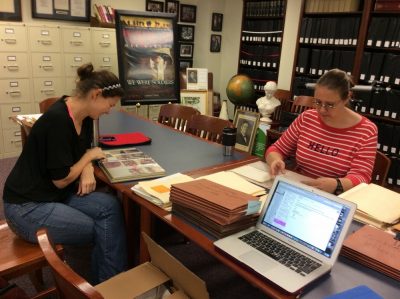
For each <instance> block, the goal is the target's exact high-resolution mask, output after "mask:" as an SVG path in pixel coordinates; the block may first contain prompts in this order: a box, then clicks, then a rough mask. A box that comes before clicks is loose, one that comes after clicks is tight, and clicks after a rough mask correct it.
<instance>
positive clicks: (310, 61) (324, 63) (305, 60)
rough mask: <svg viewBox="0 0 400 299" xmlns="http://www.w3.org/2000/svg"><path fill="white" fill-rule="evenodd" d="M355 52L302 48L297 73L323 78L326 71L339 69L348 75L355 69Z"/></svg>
mask: <svg viewBox="0 0 400 299" xmlns="http://www.w3.org/2000/svg"><path fill="white" fill-rule="evenodd" d="M354 55H355V52H354V51H346V50H321V49H312V48H308V47H307V48H306V47H301V48H300V49H299V54H298V59H297V66H296V72H297V73H298V74H311V75H316V76H321V75H322V74H324V73H325V72H326V71H328V70H330V69H332V68H334V67H337V68H340V69H342V70H344V71H346V72H348V73H350V72H351V71H352V69H353V63H354Z"/></svg>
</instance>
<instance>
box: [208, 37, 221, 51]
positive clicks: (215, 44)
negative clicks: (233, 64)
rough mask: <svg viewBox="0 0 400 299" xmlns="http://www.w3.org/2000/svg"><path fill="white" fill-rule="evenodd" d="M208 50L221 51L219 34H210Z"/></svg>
mask: <svg viewBox="0 0 400 299" xmlns="http://www.w3.org/2000/svg"><path fill="white" fill-rule="evenodd" d="M210 52H221V35H220V34H211V39H210Z"/></svg>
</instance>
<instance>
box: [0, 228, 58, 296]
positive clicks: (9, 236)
mask: <svg viewBox="0 0 400 299" xmlns="http://www.w3.org/2000/svg"><path fill="white" fill-rule="evenodd" d="M0 244H1V250H0V276H1V277H3V278H4V279H6V280H9V279H13V278H16V277H19V276H21V275H24V274H29V278H30V279H31V281H32V283H33V285H34V287H35V289H36V290H37V291H38V294H37V295H35V296H34V298H45V297H46V296H48V295H49V294H53V293H56V289H55V288H54V287H52V288H49V289H46V290H43V275H42V268H43V267H44V266H46V265H47V261H46V259H45V257H44V255H43V253H42V251H41V249H40V247H39V246H38V245H37V244H33V243H29V242H27V241H25V240H23V239H21V238H20V237H18V236H17V235H16V234H14V233H13V232H12V231H11V229H10V228H9V226H8V225H7V222H5V221H4V220H3V221H0ZM56 250H57V252H58V253H59V254H62V252H63V248H62V247H61V246H60V245H58V246H57V249H56Z"/></svg>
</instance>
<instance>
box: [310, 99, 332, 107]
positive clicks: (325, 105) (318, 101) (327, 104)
mask: <svg viewBox="0 0 400 299" xmlns="http://www.w3.org/2000/svg"><path fill="white" fill-rule="evenodd" d="M313 103H314V105H315V107H316V108H325V109H326V110H329V109H335V108H336V104H337V103H326V104H324V103H322V101H321V100H318V99H314V102H313Z"/></svg>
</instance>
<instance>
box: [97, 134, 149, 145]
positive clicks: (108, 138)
mask: <svg viewBox="0 0 400 299" xmlns="http://www.w3.org/2000/svg"><path fill="white" fill-rule="evenodd" d="M99 143H100V144H102V145H105V146H122V145H142V144H150V143H151V138H150V137H147V136H146V135H144V134H143V133H140V132H131V133H123V134H108V135H101V136H100V137H99Z"/></svg>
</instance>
